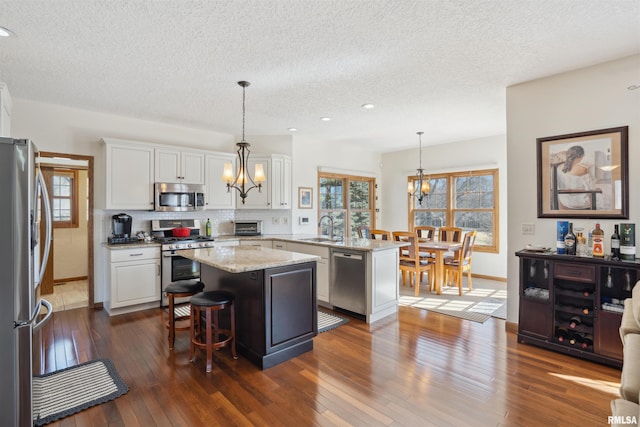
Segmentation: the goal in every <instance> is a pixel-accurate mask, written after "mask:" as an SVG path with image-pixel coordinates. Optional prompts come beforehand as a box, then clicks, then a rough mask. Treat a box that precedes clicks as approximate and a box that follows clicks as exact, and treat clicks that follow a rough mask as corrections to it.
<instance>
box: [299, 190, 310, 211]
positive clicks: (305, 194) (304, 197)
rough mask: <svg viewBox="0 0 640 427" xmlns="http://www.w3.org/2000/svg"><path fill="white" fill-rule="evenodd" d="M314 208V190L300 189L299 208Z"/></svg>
mask: <svg viewBox="0 0 640 427" xmlns="http://www.w3.org/2000/svg"><path fill="white" fill-rule="evenodd" d="M312 207H313V189H312V188H310V187H298V208H299V209H311V208H312Z"/></svg>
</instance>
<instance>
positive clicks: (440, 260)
mask: <svg viewBox="0 0 640 427" xmlns="http://www.w3.org/2000/svg"><path fill="white" fill-rule="evenodd" d="M435 270H436V274H435V281H436V293H437V294H438V295H441V294H442V280H443V277H442V270H444V256H443V252H442V251H436V265H435Z"/></svg>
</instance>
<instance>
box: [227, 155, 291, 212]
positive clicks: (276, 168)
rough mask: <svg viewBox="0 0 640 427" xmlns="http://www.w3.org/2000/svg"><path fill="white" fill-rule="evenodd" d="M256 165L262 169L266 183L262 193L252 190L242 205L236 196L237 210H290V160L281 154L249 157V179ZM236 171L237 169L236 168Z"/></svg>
mask: <svg viewBox="0 0 640 427" xmlns="http://www.w3.org/2000/svg"><path fill="white" fill-rule="evenodd" d="M256 163H261V164H262V167H263V168H264V174H265V177H266V182H265V183H263V185H262V191H261V192H258V189H257V188H254V189H253V190H251V191H250V192H249V193H247V198H246V199H245V203H244V205H243V204H242V199H241V198H240V196H239V195H237V196H236V197H237V200H236V207H237V208H238V209H291V158H290V157H289V156H285V155H283V154H272V155H271V156H249V161H248V164H249V166H248V170H249V174H250V175H251V177H253V173H254V171H255V165H256ZM236 170H237V168H236Z"/></svg>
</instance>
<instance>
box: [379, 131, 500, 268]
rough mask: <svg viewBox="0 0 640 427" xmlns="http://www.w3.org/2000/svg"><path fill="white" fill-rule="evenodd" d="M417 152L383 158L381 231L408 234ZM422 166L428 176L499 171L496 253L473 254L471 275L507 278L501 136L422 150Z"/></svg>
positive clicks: (388, 155) (398, 153)
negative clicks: (409, 187)
mask: <svg viewBox="0 0 640 427" xmlns="http://www.w3.org/2000/svg"><path fill="white" fill-rule="evenodd" d="M418 164H419V149H418V148H415V149H412V150H405V151H396V152H393V153H385V154H383V155H382V194H383V195H384V198H383V201H382V205H381V207H382V212H381V216H382V218H383V221H382V222H381V223H380V224H379V225H380V228H382V229H386V230H407V229H408V227H409V207H408V203H407V190H406V189H407V177H408V176H410V175H415V174H416V169H417V167H418ZM422 166H423V168H424V169H425V171H426V172H427V173H441V172H457V171H466V170H478V169H496V168H497V169H498V170H499V171H498V174H499V176H498V189H499V195H498V197H499V203H500V210H499V212H498V215H499V227H500V233H499V234H500V237H499V243H498V244H499V253H497V254H491V253H486V252H474V254H473V273H476V274H482V275H486V276H493V277H500V278H504V277H507V200H506V199H507V155H506V139H505V136H504V135H498V136H492V137H487V138H480V139H473V140H469V141H460V142H454V143H450V144H442V145H434V146H428V147H424V146H423V148H422Z"/></svg>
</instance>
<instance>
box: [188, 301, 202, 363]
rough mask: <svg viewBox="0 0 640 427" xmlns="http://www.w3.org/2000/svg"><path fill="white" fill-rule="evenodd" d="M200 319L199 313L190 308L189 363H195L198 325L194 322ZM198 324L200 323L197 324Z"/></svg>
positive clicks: (195, 309) (192, 307)
mask: <svg viewBox="0 0 640 427" xmlns="http://www.w3.org/2000/svg"><path fill="white" fill-rule="evenodd" d="M199 318H200V311H199V310H198V309H197V308H195V307H194V306H191V320H190V323H191V328H190V330H191V345H190V346H189V360H190V361H191V362H195V360H196V344H195V342H196V328H197V327H198V325H196V322H197V321H198V320H197V319H199ZM198 323H200V322H198Z"/></svg>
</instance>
